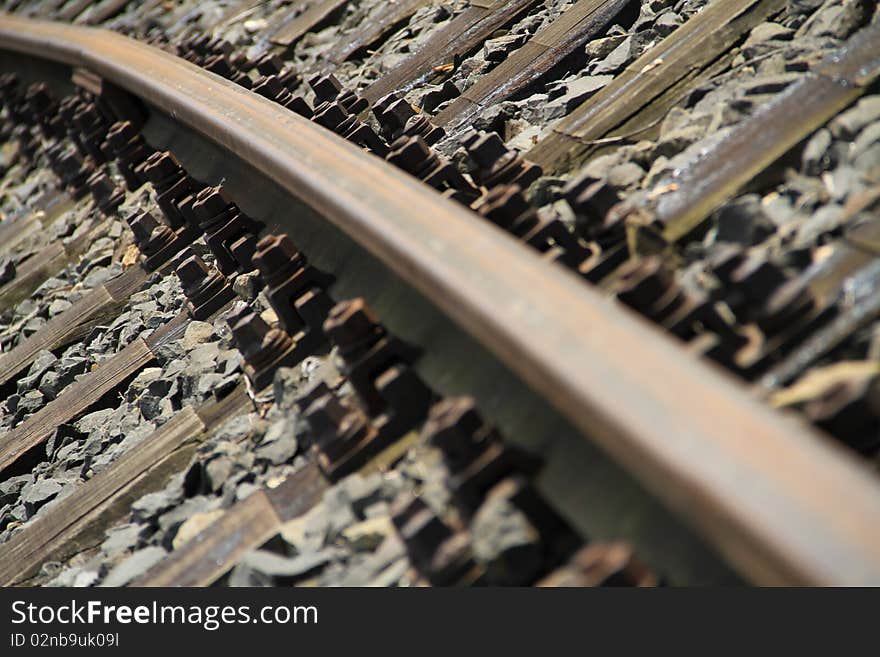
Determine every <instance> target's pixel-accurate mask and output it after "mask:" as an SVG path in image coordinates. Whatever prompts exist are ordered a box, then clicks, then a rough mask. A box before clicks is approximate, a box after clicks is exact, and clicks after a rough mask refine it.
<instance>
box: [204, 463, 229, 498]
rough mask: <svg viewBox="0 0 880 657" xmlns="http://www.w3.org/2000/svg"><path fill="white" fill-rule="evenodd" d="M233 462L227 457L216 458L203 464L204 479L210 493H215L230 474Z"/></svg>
mask: <svg viewBox="0 0 880 657" xmlns="http://www.w3.org/2000/svg"><path fill="white" fill-rule="evenodd" d="M234 468H235V461H234V460H233V459H232V458H231V457H228V456H218V457H216V458H213V459H211V460H210V461H208V462H207V463H205V477H206V482H207V484H208V487H209V489H210V490H211V491H213V492H215V493H216V492H217V491H218V490H220V489H221V488H222V487H223V483H224V482H225V481H226V480H227V479H228V478H229V476H230V475H231V474H232V470H233V469H234Z"/></svg>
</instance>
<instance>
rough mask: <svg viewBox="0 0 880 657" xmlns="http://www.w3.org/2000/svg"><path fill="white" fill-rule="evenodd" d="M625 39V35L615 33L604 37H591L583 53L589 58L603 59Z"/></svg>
mask: <svg viewBox="0 0 880 657" xmlns="http://www.w3.org/2000/svg"><path fill="white" fill-rule="evenodd" d="M624 40H626V35H623V34H617V35H614V36H608V37H604V38H602V39H593V40H592V41H590V42H589V43H588V44H587V45H586V46H585V47H584V53H585V54H586V55H587V57H589V58H590V59H604V58H605V57H607V56H608V55H610V54H611V53H612V52H613V51H614V49H615V48H617V46H619V45H620V44H621V43H623V41H624Z"/></svg>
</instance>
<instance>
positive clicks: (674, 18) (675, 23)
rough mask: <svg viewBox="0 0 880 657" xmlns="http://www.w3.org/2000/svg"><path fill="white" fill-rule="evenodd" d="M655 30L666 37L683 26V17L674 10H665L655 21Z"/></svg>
mask: <svg viewBox="0 0 880 657" xmlns="http://www.w3.org/2000/svg"><path fill="white" fill-rule="evenodd" d="M653 27H654V32H656V33H657V34H659V35H660V36H661V37H666V36H669V35H670V34H672V33H673V32H675V30H677V29H678V28H679V27H681V17H680V16H679V15H678V14H676V13H675V12H673V11H665V12H663V13H662V14H660V15H659V16H658V17H657V19H656V20H655V21H654V25H653Z"/></svg>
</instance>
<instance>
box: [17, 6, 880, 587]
mask: <svg viewBox="0 0 880 657" xmlns="http://www.w3.org/2000/svg"><path fill="white" fill-rule="evenodd" d="M0 44H2V46H3V47H4V48H6V49H12V50H15V51H18V52H22V53H28V54H31V55H35V56H38V57H42V58H50V59H54V60H57V61H61V62H65V63H67V64H71V65H77V66H84V67H88V68H90V69H92V70H95V71H96V72H98V73H99V74H100V75H101V76H102V77H105V78H107V79H109V80H112V81H113V82H114V83H115V84H118V85H119V86H120V87H122V88H124V89H127V90H128V91H130V92H132V93H135V94H137V95H138V96H140V97H141V98H143V99H144V100H145V101H147V102H148V103H150V104H151V105H153V106H154V107H156V108H158V109H160V110H161V111H163V112H165V113H166V114H168V115H171V116H174V117H176V118H177V119H178V120H179V121H180V122H181V123H182V124H183V125H185V126H189V127H191V128H192V129H194V130H195V131H197V132H198V133H200V134H203V135H205V136H206V137H208V138H209V139H211V140H212V141H214V142H215V143H217V144H219V145H220V146H221V147H223V148H226V149H229V150H230V151H232V152H236V153H247V157H248V160H249V162H250V164H252V165H253V166H254V167H255V168H256V170H258V171H261V172H262V173H264V174H265V175H266V176H268V177H269V178H271V179H272V180H274V181H275V182H277V183H278V184H280V185H281V186H282V187H284V188H286V189H288V190H290V192H291V193H292V194H294V195H295V196H297V197H298V198H301V199H303V200H304V201H305V202H306V203H308V205H309V206H311V207H312V208H313V209H314V210H315V211H317V212H318V213H319V214H320V215H321V216H323V217H325V218H326V219H327V220H328V221H329V222H332V223H333V224H334V225H336V226H337V227H339V228H340V229H341V230H342V231H344V232H345V233H347V234H348V235H350V236H351V237H352V238H353V239H355V240H357V241H358V242H359V243H360V244H361V245H363V247H365V248H366V249H367V250H369V251H370V252H371V253H372V254H374V255H375V256H376V257H377V258H378V259H379V260H380V261H382V262H384V263H385V264H386V265H387V266H388V267H389V269H390V270H391V271H392V272H395V273H396V274H397V275H399V276H401V277H402V278H403V279H405V280H406V281H407V282H408V283H409V284H410V285H412V286H413V287H414V288H415V289H416V290H417V291H419V292H421V293H422V294H423V295H425V297H426V298H428V299H430V300H431V301H432V302H433V303H435V304H436V305H437V306H438V307H439V308H440V309H441V310H442V311H443V312H445V313H446V314H447V315H448V316H449V317H450V318H451V319H453V320H454V321H455V322H457V323H458V324H459V325H460V326H461V327H462V328H463V329H464V330H465V331H467V332H468V333H470V334H471V335H472V336H473V337H474V338H475V339H477V340H478V341H479V342H480V343H481V344H483V345H485V346H486V348H487V349H489V350H490V351H491V352H492V353H493V354H494V355H495V356H496V357H497V358H498V359H499V360H500V361H501V362H502V363H504V364H506V365H507V366H508V367H509V368H510V369H511V370H512V371H513V372H514V373H515V374H517V375H518V376H520V377H521V378H522V380H523V381H524V382H526V383H527V384H528V385H529V386H530V387H531V388H533V389H534V390H536V391H538V392H539V394H541V396H542V397H544V398H546V399H547V400H548V401H549V402H550V403H551V404H552V405H553V406H555V407H556V408H557V409H558V410H559V411H560V412H561V413H562V414H563V415H564V416H566V417H567V418H568V419H569V420H570V421H571V422H572V423H573V424H574V425H575V426H576V427H578V428H579V429H580V430H582V431H583V432H584V434H585V436H586V437H587V438H589V439H590V440H592V441H594V442H595V443H596V444H597V445H599V446H600V447H601V448H602V449H604V450H605V451H606V452H607V453H608V454H609V455H610V456H611V457H613V458H614V459H615V460H616V461H617V462H619V463H620V464H621V465H622V466H623V467H624V468H626V469H627V470H629V471H630V472H631V473H632V474H633V475H634V476H635V477H636V478H637V479H638V480H639V481H641V482H642V484H643V485H644V486H645V487H646V488H647V489H648V490H650V491H652V492H653V493H654V494H656V495H657V496H658V498H660V499H661V500H663V501H665V502H666V503H667V504H668V505H669V506H670V507H672V508H673V509H674V510H676V511H677V512H678V513H679V514H680V515H681V517H682V518H684V519H686V520H687V521H689V522H690V523H691V525H692V526H694V527H695V528H696V529H697V530H698V531H699V532H700V533H701V534H702V535H703V536H704V537H706V538H707V539H708V540H709V541H710V542H711V543H712V544H713V545H714V546H715V547H716V548H717V549H718V550H719V552H720V553H721V554H723V555H724V556H725V557H726V558H727V559H728V560H729V561H730V562H731V563H732V564H734V565H735V566H736V567H737V568H738V569H739V570H740V571H741V572H742V573H744V574H746V575H747V576H748V577H749V578H750V579H752V580H754V581H757V582H761V583H778V584H783V583H787V584H847V583H849V584H862V585H863V584H867V583H880V530H878V528H877V523H875V522H872V520H873V519H875V518H877V517H880V490H878V484H877V482H876V480H875V476H874V475H873V474H872V473H870V472H868V471H867V469H866V468H865V467H864V466H863V465H862V464H861V463H859V462H858V461H856V460H855V458H853V457H851V456H850V455H849V454H846V453H844V451H843V450H842V449H841V448H839V447H837V446H835V445H832V444H831V443H829V441H828V440H827V439H826V438H824V437H822V436H820V435H819V434H817V433H816V432H815V431H813V430H812V429H811V428H809V427H808V426H806V425H805V424H804V423H803V422H800V421H797V420H795V419H793V418H791V417H786V416H784V415H781V414H779V413H777V412H774V411H773V410H772V409H769V408H767V407H766V406H765V405H764V404H762V403H761V402H759V401H758V400H756V399H754V398H753V397H751V396H750V395H749V394H748V393H747V392H746V391H745V390H744V389H743V388H742V387H741V385H740V384H739V383H737V382H735V381H734V380H732V379H731V378H730V377H729V376H727V375H725V374H723V373H721V372H720V371H718V370H716V369H714V368H712V367H707V366H706V365H705V364H704V363H700V362H696V361H695V360H693V359H691V358H688V357H687V356H686V354H685V352H684V351H683V350H682V348H681V347H680V346H679V345H676V344H675V343H674V342H673V341H671V340H670V339H669V338H668V337H666V336H663V335H660V334H659V333H658V332H657V331H656V330H655V329H654V328H653V327H650V326H649V325H647V324H646V323H645V322H644V320H641V319H640V318H638V317H636V316H634V315H633V314H631V313H630V312H628V311H626V310H624V309H622V308H621V307H619V306H618V305H616V304H615V302H612V301H609V300H608V299H605V298H603V297H602V295H601V294H600V293H599V292H598V291H596V290H593V289H590V288H589V287H588V286H586V285H584V284H583V282H582V281H581V280H579V279H578V278H577V277H574V276H571V275H570V274H569V273H568V272H566V271H564V270H563V269H561V268H557V267H553V266H551V265H548V263H547V262H546V261H544V260H543V259H542V258H541V257H540V256H539V255H538V254H536V253H533V252H531V251H530V250H527V249H524V248H523V247H522V245H521V244H519V243H518V242H517V241H516V240H514V239H511V238H510V237H508V236H505V235H503V234H499V231H498V230H497V229H496V228H495V227H494V226H491V225H489V223H488V222H480V221H474V217H473V214H472V213H471V212H469V211H468V210H467V209H466V208H464V207H462V206H460V205H459V204H457V203H454V202H452V201H449V200H446V199H443V198H439V197H438V196H437V195H436V193H435V192H434V191H433V190H431V189H430V188H427V187H425V186H424V185H422V184H421V183H420V182H418V181H417V180H415V179H413V178H412V177H411V176H409V175H407V174H405V173H403V172H399V171H397V170H395V169H393V168H391V167H388V165H387V164H386V163H384V162H382V161H381V160H378V159H377V158H374V157H372V156H370V155H369V154H367V153H364V152H363V151H362V150H361V149H359V148H357V147H355V146H353V145H351V144H348V143H346V142H345V141H344V140H341V139H339V138H338V137H337V136H336V135H333V134H332V133H329V132H328V131H325V130H322V129H320V128H319V127H318V126H315V125H314V124H311V123H309V122H308V121H306V120H304V119H302V118H301V117H299V116H297V115H296V114H294V113H292V112H289V111H287V110H285V109H284V108H282V107H280V106H278V105H277V104H275V103H272V102H271V101H268V100H266V99H265V98H262V97H259V96H256V95H254V94H249V93H246V92H245V91H244V90H243V89H242V88H241V87H239V86H237V85H234V84H232V83H230V82H228V81H226V80H222V79H220V78H218V77H216V76H213V75H211V74H209V73H206V72H204V71H201V70H199V69H197V68H196V67H195V66H193V65H191V64H188V63H185V62H182V61H181V60H179V59H177V58H176V57H174V56H172V55H170V54H168V53H164V52H161V51H159V50H156V49H154V48H151V47H149V46H146V45H144V44H140V43H135V42H132V41H131V40H129V39H127V38H125V37H122V36H119V35H115V34H109V33H106V32H103V31H96V30H90V29H87V28H77V27H69V26H59V25H51V24H47V23H41V22H35V21H28V20H22V19H17V18H11V17H3V19H2V20H0ZM383 95H384V94H383ZM377 180H381V181H383V184H381V185H377V184H376V181H377ZM413 208H419V209H420V211H419V212H413ZM428 208H430V212H428V211H426V209H428ZM490 251H491V253H492V258H491V267H490V268H487V267H486V263H487V260H486V253H487V252H490ZM539 337H540V339H538V338H539ZM780 464H784V467H781V466H780ZM743 482H748V485H746V486H744V485H743Z"/></svg>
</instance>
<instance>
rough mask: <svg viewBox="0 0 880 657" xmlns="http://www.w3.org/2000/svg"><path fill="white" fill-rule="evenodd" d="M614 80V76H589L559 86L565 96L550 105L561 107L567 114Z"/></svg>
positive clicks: (554, 100)
mask: <svg viewBox="0 0 880 657" xmlns="http://www.w3.org/2000/svg"><path fill="white" fill-rule="evenodd" d="M613 79H614V76H613V75H587V76H584V77H579V78H574V79H573V80H568V81H566V82H564V83H560V84H559V87H558V88H559V89H561V90H563V94H562V95H561V96H559V97H558V98H554V99H553V101H552V102H551V103H550V105H551V106H552V105H559V106H560V107H562V108H563V109H564V112H565V113H566V114H567V113H568V112H570V111H571V110H573V109H574V108H575V107H577V106H578V105H580V104H581V103H582V102H584V101H585V100H587V98H589V97H590V96H592V95H593V94H595V93H596V92H597V91H599V90H600V89H602V88H603V87H605V86H606V85H607V84H608V83H610V82H611V81H612V80H613Z"/></svg>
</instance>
